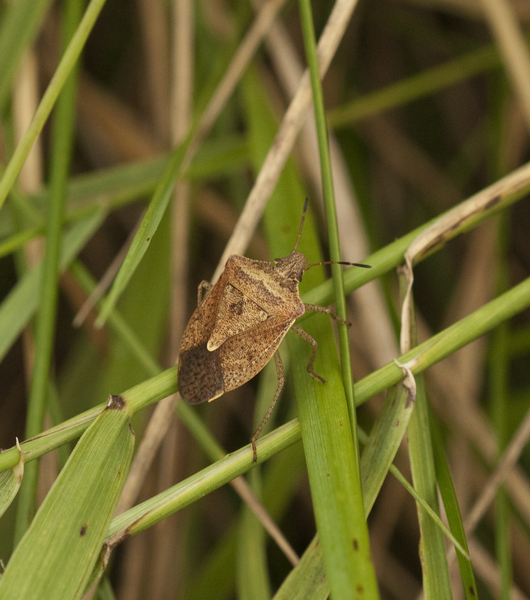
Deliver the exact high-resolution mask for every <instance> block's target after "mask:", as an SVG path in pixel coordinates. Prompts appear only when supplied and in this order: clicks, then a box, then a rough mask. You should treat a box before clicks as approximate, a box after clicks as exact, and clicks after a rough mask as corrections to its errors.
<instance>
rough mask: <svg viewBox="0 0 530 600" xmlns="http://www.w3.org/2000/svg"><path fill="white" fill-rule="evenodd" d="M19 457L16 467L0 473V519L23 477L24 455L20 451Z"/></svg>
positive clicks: (14, 495)
mask: <svg viewBox="0 0 530 600" xmlns="http://www.w3.org/2000/svg"><path fill="white" fill-rule="evenodd" d="M19 457H20V460H19V461H18V462H17V464H16V465H14V466H13V467H11V468H10V469H7V470H5V471H3V472H2V473H0V517H1V516H2V515H3V514H4V513H5V511H6V510H7V509H8V508H9V506H10V505H11V502H13V500H14V498H15V497H16V495H17V493H18V490H19V488H20V484H21V483H22V478H23V477H24V455H23V454H22V452H21V451H20V450H19Z"/></svg>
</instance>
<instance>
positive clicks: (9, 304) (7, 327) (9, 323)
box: [0, 211, 105, 358]
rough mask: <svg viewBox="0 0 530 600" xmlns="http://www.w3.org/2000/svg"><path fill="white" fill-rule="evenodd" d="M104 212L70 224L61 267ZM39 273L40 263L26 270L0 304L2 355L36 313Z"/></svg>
mask: <svg viewBox="0 0 530 600" xmlns="http://www.w3.org/2000/svg"><path fill="white" fill-rule="evenodd" d="M104 216H105V215H104V214H103V212H102V211H98V212H96V213H94V214H93V215H92V216H91V217H89V218H87V219H84V220H83V221H80V222H79V223H76V224H75V225H73V226H72V227H71V228H70V230H69V231H68V232H67V233H66V234H65V235H64V238H63V243H62V249H61V258H60V263H59V264H60V268H61V270H64V269H65V268H66V267H67V266H68V264H69V263H70V262H71V261H72V260H73V259H74V258H75V256H77V254H78V253H79V252H80V250H81V249H82V248H83V246H84V245H85V243H86V242H87V241H88V239H89V238H90V237H91V236H92V235H93V233H94V232H95V231H96V229H97V228H98V227H99V226H100V225H101V222H102V221H103V218H104ZM41 277H42V264H40V265H38V266H37V267H35V268H34V269H33V270H32V271H30V272H28V273H27V274H26V275H25V276H24V278H23V279H21V280H20V281H19V282H18V284H17V285H16V286H15V287H14V288H13V289H12V290H11V292H10V293H9V295H8V296H7V297H6V298H5V300H4V301H3V302H2V304H1V305H0V358H3V357H4V356H5V354H6V353H7V351H8V350H9V348H11V346H12V344H13V343H14V341H15V340H16V339H17V337H18V336H19V335H20V334H21V332H22V330H23V329H24V327H25V326H26V325H27V323H28V321H29V319H30V318H31V317H32V316H33V314H34V313H35V310H36V309H37V306H38V303H39V285H40V280H41Z"/></svg>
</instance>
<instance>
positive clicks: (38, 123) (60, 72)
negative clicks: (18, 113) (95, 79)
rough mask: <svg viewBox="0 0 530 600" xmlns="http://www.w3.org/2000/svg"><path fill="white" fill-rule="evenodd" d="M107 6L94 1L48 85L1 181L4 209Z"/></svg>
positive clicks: (1, 200) (0, 199)
mask: <svg viewBox="0 0 530 600" xmlns="http://www.w3.org/2000/svg"><path fill="white" fill-rule="evenodd" d="M104 4H105V0H91V1H90V3H89V5H88V7H87V9H86V11H85V14H84V15H83V18H82V20H81V23H79V27H78V28H77V30H76V32H75V34H74V36H73V37H72V41H71V42H70V43H69V44H68V48H67V49H66V51H65V53H64V55H63V57H62V58H61V61H60V62H59V65H58V66H57V69H56V70H55V73H54V75H53V77H52V80H51V81H50V84H49V85H48V88H47V90H46V92H45V93H44V96H43V97H42V100H41V101H40V103H39V106H38V107H37V110H36V111H35V115H34V116H33V119H32V121H31V124H30V126H29V127H28V130H27V131H26V133H25V134H24V137H23V138H22V139H21V140H20V143H19V144H18V146H17V148H16V150H15V152H14V154H13V156H12V157H11V160H10V161H9V164H8V165H7V167H6V170H5V171H4V173H3V176H2V178H1V179H0V208H1V207H2V206H3V204H4V202H5V199H6V198H7V195H8V194H9V191H10V190H11V188H12V187H13V184H14V183H15V180H16V178H17V176H18V174H19V173H20V169H22V165H23V164H24V161H25V160H26V158H27V156H28V154H29V151H30V150H31V148H32V146H33V144H34V143H35V140H36V139H37V137H38V135H39V133H40V132H41V131H42V128H43V127H44V123H46V120H47V119H48V116H49V115H50V112H51V110H52V108H53V105H54V104H55V101H56V100H57V97H58V96H59V93H60V91H61V90H62V88H63V86H64V84H65V82H66V79H67V78H68V76H69V75H70V72H71V70H72V69H73V67H74V65H75V63H76V61H77V59H78V58H79V55H80V54H81V50H82V49H83V47H84V45H85V43H86V40H87V38H88V36H89V34H90V32H91V31H92V28H93V27H94V24H95V22H96V19H97V18H98V15H99V13H100V12H101V9H102V8H103V5H104Z"/></svg>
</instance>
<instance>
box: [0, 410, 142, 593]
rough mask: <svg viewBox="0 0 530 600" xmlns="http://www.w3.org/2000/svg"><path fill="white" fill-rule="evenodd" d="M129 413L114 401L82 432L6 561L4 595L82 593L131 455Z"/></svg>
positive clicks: (1, 582) (0, 586) (1, 586)
mask: <svg viewBox="0 0 530 600" xmlns="http://www.w3.org/2000/svg"><path fill="white" fill-rule="evenodd" d="M128 413H129V411H128V409H127V406H126V405H123V403H122V402H121V401H120V400H116V399H114V400H113V401H112V402H110V403H109V406H108V407H107V409H106V410H104V411H103V412H102V413H101V414H100V416H99V417H98V418H97V419H96V421H94V423H93V424H92V425H91V426H90V427H89V428H88V429H87V431H86V432H85V433H84V434H83V436H82V438H81V439H80V440H79V442H78V444H77V446H76V447H75V449H74V451H73V452H72V454H71V456H70V458H69V459H68V462H67V463H66V465H65V467H64V468H63V470H62V471H61V473H60V474H59V477H58V478H57V480H56V481H55V483H54V485H53V486H52V489H51V490H50V492H49V493H48V495H47V496H46V498H45V499H44V502H43V503H42V505H41V507H40V508H39V510H38V512H37V514H36V516H35V518H34V519H33V522H32V523H31V526H30V528H29V529H28V531H27V532H26V534H25V535H24V537H23V538H22V540H21V542H20V544H19V545H18V546H17V548H16V549H15V552H14V553H13V555H12V557H11V559H10V561H9V563H8V564H7V567H6V570H5V572H4V574H3V576H2V578H1V579H0V597H2V598H17V599H18V600H24V599H25V598H28V599H29V598H54V600H62V599H64V600H71V599H72V598H78V597H80V596H81V594H82V592H83V590H84V587H85V585H86V582H87V581H88V579H89V577H90V574H91V572H92V568H93V566H94V564H95V562H96V560H97V558H98V556H99V554H100V551H101V546H102V542H103V540H104V538H105V534H106V532H107V530H108V526H109V523H110V521H111V518H112V514H113V512H114V509H115V507H116V505H117V503H118V498H119V495H120V493H121V489H122V487H123V483H124V481H125V477H126V475H127V471H128V468H129V465H130V461H131V458H132V453H133V449H134V434H133V433H132V430H131V428H130V423H129V414H128Z"/></svg>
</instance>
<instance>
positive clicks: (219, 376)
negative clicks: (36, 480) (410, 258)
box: [178, 199, 370, 462]
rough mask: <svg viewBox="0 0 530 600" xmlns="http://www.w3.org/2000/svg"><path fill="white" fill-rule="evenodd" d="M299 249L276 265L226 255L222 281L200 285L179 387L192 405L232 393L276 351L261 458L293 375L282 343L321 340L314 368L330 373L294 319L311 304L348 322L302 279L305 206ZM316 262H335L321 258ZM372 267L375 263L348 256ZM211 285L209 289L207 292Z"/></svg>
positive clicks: (184, 343)
mask: <svg viewBox="0 0 530 600" xmlns="http://www.w3.org/2000/svg"><path fill="white" fill-rule="evenodd" d="M306 210H307V199H306V201H305V204H304V211H303V215H302V222H301V223H300V230H299V232H298V238H297V240H296V244H295V246H294V249H293V251H292V252H291V254H289V256H287V257H285V258H276V259H274V264H271V263H269V262H264V261H260V260H252V259H250V258H245V257H244V256H238V255H232V256H230V257H229V259H228V260H227V261H226V265H225V269H224V271H223V273H222V275H221V277H220V278H219V281H218V282H217V283H216V284H215V285H214V286H211V285H210V284H209V283H208V282H206V281H203V282H202V283H201V284H200V285H199V293H198V306H197V308H196V310H195V312H194V313H193V315H192V316H191V318H190V320H189V322H188V324H187V326H186V329H185V330H184V335H183V336H182V341H181V343H180V350H179V358H178V382H179V393H180V395H181V396H182V398H183V399H184V400H185V401H186V402H187V403H188V404H200V403H201V402H206V401H208V402H211V401H212V400H215V399H216V398H219V396H221V395H222V394H224V393H225V392H229V391H230V390H234V389H236V388H238V387H239V386H241V385H243V384H244V383H246V382H247V381H249V380H250V379H252V377H254V375H257V374H258V373H259V372H260V371H261V370H262V369H263V367H264V366H265V365H266V364H267V363H268V362H269V360H270V359H271V358H272V356H273V355H274V359H275V363H276V372H277V374H278V388H277V390H276V393H275V395H274V398H273V399H272V402H271V405H270V406H269V408H268V410H267V413H266V415H265V416H264V417H263V420H262V421H261V423H260V425H259V427H258V428H257V430H256V432H255V433H254V435H253V436H252V441H251V443H252V450H253V453H254V455H253V458H254V462H256V460H257V453H256V440H257V438H258V436H259V434H260V432H261V430H262V429H263V427H264V426H265V423H266V422H267V420H268V418H269V417H270V415H271V413H272V410H273V408H274V405H275V404H276V401H277V400H278V397H279V395H280V392H281V390H282V387H283V384H284V382H285V375H284V370H283V365H282V361H281V358H280V355H279V353H278V352H277V350H278V347H279V345H280V343H281V341H282V340H283V338H284V337H285V334H286V333H287V332H288V331H289V329H292V330H293V331H294V332H295V333H297V334H298V335H299V336H301V337H302V338H304V339H305V340H307V341H308V342H309V343H310V344H311V346H313V352H312V354H311V358H310V359H309V363H308V365H307V370H308V371H309V373H310V374H311V375H312V376H313V377H315V378H316V379H318V380H320V381H322V383H325V381H324V379H323V378H322V377H321V376H320V375H317V373H315V371H314V370H313V362H314V360H315V356H316V352H317V342H316V341H315V340H314V339H313V338H312V337H311V336H310V335H309V334H308V333H306V332H305V331H304V330H303V329H300V328H299V327H297V326H296V325H294V322H295V321H296V319H298V317H300V316H302V315H303V314H304V312H305V311H306V310H313V311H317V312H322V313H326V314H328V315H330V316H331V317H332V318H334V319H336V320H338V321H340V322H342V323H347V324H349V323H348V322H347V321H343V320H342V319H341V318H339V317H338V316H337V315H335V313H333V312H332V311H331V310H330V309H329V308H324V307H322V306H315V305H313V304H304V303H303V302H302V300H301V299H300V293H299V291H298V286H299V284H300V281H301V280H302V275H303V274H304V272H305V271H306V270H307V269H309V268H310V267H313V266H316V265H307V259H306V257H305V256H304V255H303V254H302V253H300V252H297V251H296V248H297V247H298V242H299V241H300V236H301V234H302V228H303V225H304V219H305V213H306ZM316 264H330V263H329V262H328V263H316ZM340 264H345V265H355V266H359V267H366V268H370V267H369V265H362V264H358V263H343V262H341V263H340ZM203 289H206V290H207V295H206V297H205V298H204V299H203V298H202V293H203Z"/></svg>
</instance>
